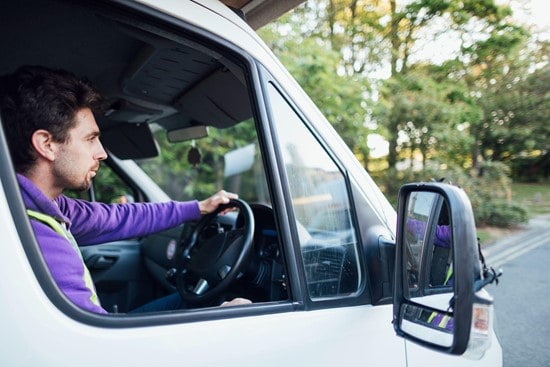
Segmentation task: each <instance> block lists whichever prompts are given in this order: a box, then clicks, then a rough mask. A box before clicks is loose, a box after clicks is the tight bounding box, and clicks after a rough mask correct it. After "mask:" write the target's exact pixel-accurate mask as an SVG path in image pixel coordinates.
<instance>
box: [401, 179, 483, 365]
mask: <svg viewBox="0 0 550 367" xmlns="http://www.w3.org/2000/svg"><path fill="white" fill-rule="evenodd" d="M478 251H479V250H478V243H477V238H476V226H475V220H474V215H473V211H472V207H471V204H470V201H469V199H468V197H467V195H466V193H465V192H464V191H463V190H462V189H460V188H458V187H456V186H452V185H449V184H445V183H415V184H408V185H404V186H402V187H401V190H400V192H399V198H398V219H397V253H396V266H395V286H394V306H393V324H394V328H395V331H396V333H397V334H398V335H399V336H402V337H404V338H405V339H407V340H411V341H413V342H416V343H418V344H421V345H423V346H425V347H429V348H432V349H436V350H439V351H441V352H444V353H448V354H456V355H462V354H464V352H465V351H466V350H467V349H468V346H469V343H470V336H471V335H476V338H477V337H479V336H480V335H481V338H482V339H483V338H484V335H486V338H487V339H488V340H489V338H490V333H489V330H490V326H489V325H490V320H491V315H492V299H491V298H490V297H486V296H483V297H482V296H480V292H478V293H477V294H476V289H475V284H476V281H479V280H480V278H481V268H480V259H479V252H478ZM480 307H481V308H480ZM480 309H483V310H484V309H488V310H490V311H488V312H487V313H485V312H479V310H480ZM478 318H484V321H480V320H478ZM479 326H481V327H482V329H483V330H482V331H481V334H480V333H479V331H480V330H478V327H479ZM477 341H479V340H478V339H476V343H477ZM477 344H478V345H489V343H483V341H482V342H481V344H480V343H477ZM482 349H483V348H482ZM482 352H483V351H482ZM481 354H482V353H481Z"/></svg>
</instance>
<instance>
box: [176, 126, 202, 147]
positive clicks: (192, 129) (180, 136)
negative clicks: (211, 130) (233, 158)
mask: <svg viewBox="0 0 550 367" xmlns="http://www.w3.org/2000/svg"><path fill="white" fill-rule="evenodd" d="M167 136H168V141H169V142H170V143H179V142H181V141H188V140H193V139H200V138H204V137H205V136H208V129H207V128H206V126H204V125H198V126H189V127H184V128H180V129H174V130H170V131H168V133H167Z"/></svg>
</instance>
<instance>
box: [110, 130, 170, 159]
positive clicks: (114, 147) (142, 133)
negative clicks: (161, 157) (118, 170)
mask: <svg viewBox="0 0 550 367" xmlns="http://www.w3.org/2000/svg"><path fill="white" fill-rule="evenodd" d="M101 142H102V143H103V145H104V146H105V147H106V148H107V149H108V150H109V151H110V152H111V153H113V154H114V155H116V156H117V158H120V159H143V158H153V157H156V156H158V154H159V149H158V146H157V143H156V141H155V138H154V137H153V134H152V133H151V129H149V125H148V124H146V123H142V124H120V125H117V126H116V127H113V128H111V129H108V130H104V131H102V133H101Z"/></svg>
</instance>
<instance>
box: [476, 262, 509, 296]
mask: <svg viewBox="0 0 550 367" xmlns="http://www.w3.org/2000/svg"><path fill="white" fill-rule="evenodd" d="M500 276H502V269H499V270H498V271H497V270H495V269H494V268H493V267H486V266H484V267H483V278H481V279H479V280H476V281H475V283H474V292H477V291H479V290H480V289H482V288H484V287H485V286H486V285H488V284H491V283H493V282H494V283H495V284H496V285H498V278H499V277H500Z"/></svg>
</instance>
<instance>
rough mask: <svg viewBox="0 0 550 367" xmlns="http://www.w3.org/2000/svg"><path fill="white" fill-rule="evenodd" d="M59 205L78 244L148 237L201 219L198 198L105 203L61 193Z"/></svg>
mask: <svg viewBox="0 0 550 367" xmlns="http://www.w3.org/2000/svg"><path fill="white" fill-rule="evenodd" d="M58 204H59V208H60V209H61V211H62V212H63V213H64V214H65V215H66V216H67V217H68V218H69V219H70V220H71V227H70V230H71V233H72V234H73V236H74V237H75V239H76V240H77V242H78V244H79V245H84V246H85V245H93V244H99V243H104V242H109V241H117V240H122V239H127V238H133V237H139V236H145V235H149V234H152V233H156V232H159V231H163V230H166V229H169V228H172V227H175V226H177V225H179V224H181V223H183V222H186V221H189V220H195V219H199V218H200V216H201V214H200V209H199V205H198V201H196V200H195V201H187V202H176V201H171V202H166V203H129V204H104V203H98V202H88V201H83V200H75V199H70V198H67V197H65V196H61V197H60V198H59V199H58Z"/></svg>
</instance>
